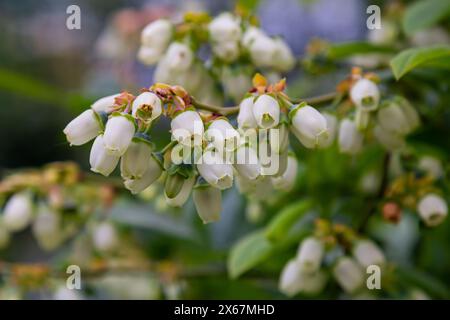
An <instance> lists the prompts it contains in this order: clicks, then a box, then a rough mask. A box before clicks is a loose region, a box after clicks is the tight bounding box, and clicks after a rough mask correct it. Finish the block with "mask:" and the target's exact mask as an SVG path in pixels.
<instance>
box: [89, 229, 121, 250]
mask: <svg viewBox="0 0 450 320" xmlns="http://www.w3.org/2000/svg"><path fill="white" fill-rule="evenodd" d="M92 242H93V244H94V248H95V249H97V250H98V251H100V252H110V251H113V250H114V249H116V248H117V246H118V245H119V236H118V235H117V231H116V228H115V227H114V226H113V225H112V224H111V223H109V222H102V223H100V224H98V225H96V226H95V227H94V229H93V230H92Z"/></svg>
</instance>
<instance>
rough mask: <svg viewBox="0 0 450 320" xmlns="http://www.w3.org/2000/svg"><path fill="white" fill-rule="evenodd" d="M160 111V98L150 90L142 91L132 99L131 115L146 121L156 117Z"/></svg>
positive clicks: (148, 121)
mask: <svg viewBox="0 0 450 320" xmlns="http://www.w3.org/2000/svg"><path fill="white" fill-rule="evenodd" d="M161 113H162V103H161V99H159V98H158V96H157V95H156V94H154V93H152V92H143V93H141V94H140V95H138V96H137V97H136V99H134V101H133V108H132V112H131V114H132V116H133V117H135V118H136V119H140V120H142V121H144V122H146V123H150V122H152V121H153V120H155V119H156V118H158V117H159V116H160V115H161Z"/></svg>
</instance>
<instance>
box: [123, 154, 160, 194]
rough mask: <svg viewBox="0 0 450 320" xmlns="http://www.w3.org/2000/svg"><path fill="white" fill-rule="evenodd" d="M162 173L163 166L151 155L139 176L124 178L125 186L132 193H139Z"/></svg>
mask: <svg viewBox="0 0 450 320" xmlns="http://www.w3.org/2000/svg"><path fill="white" fill-rule="evenodd" d="M162 173H163V166H162V164H161V162H160V161H159V160H158V159H157V158H156V157H155V156H154V155H152V156H151V157H150V159H149V162H148V166H147V170H146V171H145V172H144V174H143V175H142V176H141V177H140V178H134V179H133V178H132V179H128V178H127V179H125V181H124V185H125V188H127V189H128V190H130V191H131V193H133V194H137V193H140V192H142V191H144V190H145V189H146V188H147V187H149V186H150V185H151V184H152V183H153V182H155V181H156V180H158V178H159V177H160V176H161V174H162Z"/></svg>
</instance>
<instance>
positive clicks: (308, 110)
mask: <svg viewBox="0 0 450 320" xmlns="http://www.w3.org/2000/svg"><path fill="white" fill-rule="evenodd" d="M289 117H290V118H291V121H292V126H291V130H292V132H293V133H294V135H295V136H296V137H297V138H298V139H299V141H300V142H301V143H302V144H303V145H304V146H305V147H306V148H317V147H319V148H320V147H323V146H324V145H325V144H326V143H327V140H328V127H327V120H326V118H325V117H324V116H323V115H322V114H321V113H320V112H319V111H317V110H316V109H314V108H313V107H311V106H308V105H298V106H296V107H295V108H294V109H292V110H291V111H290V113H289Z"/></svg>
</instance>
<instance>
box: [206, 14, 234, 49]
mask: <svg viewBox="0 0 450 320" xmlns="http://www.w3.org/2000/svg"><path fill="white" fill-rule="evenodd" d="M208 31H209V36H210V37H211V40H212V41H213V42H224V41H230V42H234V41H236V42H237V41H239V40H240V38H241V33H242V31H241V26H240V21H239V18H238V17H237V16H234V15H232V14H231V13H229V12H224V13H222V14H220V15H218V16H217V17H215V18H214V19H213V20H212V21H211V22H210V23H209V25H208Z"/></svg>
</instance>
